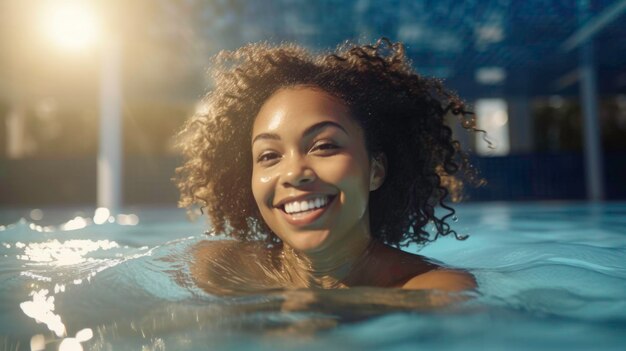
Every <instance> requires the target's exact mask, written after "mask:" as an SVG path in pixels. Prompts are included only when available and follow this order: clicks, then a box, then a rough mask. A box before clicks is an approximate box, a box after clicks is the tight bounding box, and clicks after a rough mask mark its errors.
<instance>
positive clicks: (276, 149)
mask: <svg viewBox="0 0 626 351" xmlns="http://www.w3.org/2000/svg"><path fill="white" fill-rule="evenodd" d="M212 72H213V77H214V79H215V87H214V89H213V90H212V91H211V92H210V93H209V94H208V95H207V96H206V98H205V100H204V103H205V105H206V109H205V111H204V112H203V113H201V114H197V115H196V116H194V117H193V118H192V119H191V120H189V121H188V122H187V124H186V125H185V127H184V129H183V131H182V132H181V136H182V137H183V141H182V143H181V145H182V148H183V154H184V155H185V157H186V161H185V164H184V165H183V166H182V167H180V168H178V169H177V181H178V186H179V189H180V190H181V202H180V204H181V205H182V206H187V207H189V206H191V205H193V204H200V205H201V206H202V207H203V208H204V209H205V210H206V211H207V213H208V216H209V219H210V221H211V223H212V226H213V232H214V233H215V234H224V233H225V234H228V235H231V236H232V237H233V238H234V239H235V240H234V241H206V242H204V243H201V244H199V245H198V246H197V247H196V248H195V251H194V255H195V257H196V262H195V264H194V265H193V268H192V271H193V276H194V279H195V280H196V283H197V284H198V285H199V286H200V287H202V288H204V289H205V290H207V291H209V292H212V293H222V294H224V293H242V292H250V291H258V290H259V289H274V288H279V289H281V288H301V287H322V288H349V287H356V286H372V287H397V288H404V289H437V290H443V291H462V290H467V289H473V288H475V287H476V283H475V281H474V278H473V276H472V275H471V274H469V273H467V272H464V271H461V270H456V269H450V268H445V267H443V266H442V265H440V264H436V263H434V262H432V261H429V260H428V259H426V258H424V257H422V256H419V255H414V254H410V253H407V252H404V251H402V250H400V249H399V247H400V246H401V245H408V244H411V243H413V244H418V245H423V244H425V243H426V242H428V241H432V240H434V239H435V238H436V237H438V236H439V235H447V234H450V233H452V234H454V235H455V236H457V235H456V232H454V231H453V230H451V229H450V227H449V225H448V224H447V223H446V220H447V219H448V218H449V217H450V216H452V215H453V214H454V210H452V209H451V208H450V207H448V206H446V205H444V204H443V200H444V198H445V197H446V196H447V195H448V193H449V192H452V194H453V195H454V196H456V195H457V194H458V192H459V191H460V187H461V182H460V181H459V180H457V179H455V178H454V177H453V175H454V174H455V173H457V171H458V169H459V166H465V163H466V158H463V157H460V156H462V154H461V153H460V151H459V148H458V143H457V142H456V141H453V140H452V137H451V136H452V133H451V130H450V128H449V127H447V126H446V125H444V117H445V116H446V114H447V113H448V112H452V113H453V114H455V115H457V116H459V117H460V118H461V120H462V122H463V125H464V127H466V128H472V129H473V120H471V119H467V118H466V115H467V114H468V113H466V112H465V111H464V105H463V103H462V101H461V100H460V99H458V98H457V97H456V96H455V95H453V94H451V93H449V92H448V91H446V90H445V89H444V88H443V86H442V85H441V83H440V82H438V81H436V80H433V79H426V78H423V77H421V76H419V75H418V74H417V73H415V72H414V71H413V70H412V68H411V67H410V63H409V62H408V59H407V58H406V56H405V52H404V48H403V46H402V45H401V44H399V43H394V44H392V43H390V42H389V41H387V40H385V39H382V40H379V41H378V42H377V43H376V44H375V45H372V46H370V45H365V46H358V45H347V46H345V47H343V48H339V49H338V50H337V51H336V52H335V53H330V54H321V55H312V54H310V53H308V52H307V51H306V50H304V49H302V48H300V47H297V46H294V45H282V46H277V47H272V46H269V45H265V44H253V45H248V46H245V47H243V48H241V49H239V50H236V51H233V52H222V53H221V54H220V55H218V56H217V57H216V59H215V62H214V66H213V68H212ZM459 158H460V161H458V160H457V159H459ZM437 205H441V206H442V207H443V208H444V209H447V210H448V211H449V213H448V214H447V215H445V216H442V217H438V216H437V215H436V214H435V207H436V206H437ZM428 224H430V225H431V226H432V227H434V228H435V231H436V235H435V238H430V237H429V233H428V231H427V230H426V228H425V227H426V226H427V225H428ZM457 238H458V239H462V238H459V237H458V236H457Z"/></svg>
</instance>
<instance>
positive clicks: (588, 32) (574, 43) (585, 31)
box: [560, 0, 626, 52]
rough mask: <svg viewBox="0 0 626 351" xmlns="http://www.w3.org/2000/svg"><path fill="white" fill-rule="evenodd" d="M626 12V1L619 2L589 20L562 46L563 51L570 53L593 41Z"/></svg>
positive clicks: (620, 0)
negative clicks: (593, 38) (592, 39)
mask: <svg viewBox="0 0 626 351" xmlns="http://www.w3.org/2000/svg"><path fill="white" fill-rule="evenodd" d="M625 10H626V0H618V1H616V2H615V3H613V4H612V5H610V6H609V7H607V8H606V9H604V11H602V12H601V13H599V14H598V15H596V16H595V17H593V18H591V19H589V21H587V23H585V24H584V25H583V26H582V27H580V28H578V30H576V32H574V34H572V35H570V37H569V38H567V39H566V40H565V41H564V42H563V43H562V44H561V47H560V49H561V51H563V52H569V51H571V50H573V49H575V48H577V47H578V46H579V45H580V44H582V43H584V42H586V41H587V40H589V39H591V38H592V37H593V36H594V35H596V33H598V32H600V31H601V30H602V29H603V28H604V27H606V26H607V25H608V24H609V23H611V22H613V21H614V20H615V19H616V18H618V17H619V16H620V15H621V14H622V13H623V12H624V11H625Z"/></svg>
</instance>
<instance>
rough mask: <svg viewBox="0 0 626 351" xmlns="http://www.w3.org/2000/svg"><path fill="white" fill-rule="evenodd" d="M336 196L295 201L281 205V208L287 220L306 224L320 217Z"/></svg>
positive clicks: (291, 222) (299, 224)
mask: <svg viewBox="0 0 626 351" xmlns="http://www.w3.org/2000/svg"><path fill="white" fill-rule="evenodd" d="M334 199H335V196H328V195H324V196H319V197H314V198H311V199H308V200H304V201H293V202H288V203H286V204H284V205H283V206H280V207H279V209H280V210H281V212H282V213H283V215H284V216H285V219H286V220H287V222H289V223H290V224H292V225H298V226H301V225H306V224H310V223H312V222H313V221H315V220H316V219H318V218H319V217H320V216H321V215H322V214H324V212H326V209H327V208H328V207H329V205H330V204H331V203H332V201H333V200H334Z"/></svg>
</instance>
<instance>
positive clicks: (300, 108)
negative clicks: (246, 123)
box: [252, 87, 359, 136]
mask: <svg viewBox="0 0 626 351" xmlns="http://www.w3.org/2000/svg"><path fill="white" fill-rule="evenodd" d="M322 121H331V122H335V123H338V124H340V125H342V126H343V127H344V128H346V129H354V128H357V129H359V128H358V125H357V123H356V121H355V120H354V119H353V118H352V117H351V115H350V110H349V108H348V106H347V105H346V104H345V103H344V102H343V101H342V100H341V99H339V98H337V97H334V96H332V95H330V94H329V93H327V92H325V91H323V90H321V89H319V88H315V87H293V88H283V89H280V90H278V91H277V92H275V93H274V94H273V95H272V96H270V98H269V99H267V100H266V101H265V103H264V104H263V106H262V107H261V109H260V110H259V113H258V114H257V116H256V118H255V121H254V126H253V130H252V135H253V136H254V135H256V134H259V133H264V132H277V131H281V130H291V131H293V132H296V131H297V130H299V129H306V128H307V127H308V126H310V125H313V124H315V123H318V122H322Z"/></svg>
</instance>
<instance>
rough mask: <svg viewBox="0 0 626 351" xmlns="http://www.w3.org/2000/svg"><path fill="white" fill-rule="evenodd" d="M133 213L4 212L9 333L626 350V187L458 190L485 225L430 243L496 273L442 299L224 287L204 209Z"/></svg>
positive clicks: (475, 221) (49, 340) (1, 249)
mask: <svg viewBox="0 0 626 351" xmlns="http://www.w3.org/2000/svg"><path fill="white" fill-rule="evenodd" d="M125 213H126V215H124V216H116V217H112V216H110V215H109V214H108V213H107V212H106V211H103V210H99V211H98V212H97V213H96V214H95V215H94V212H93V210H91V211H82V212H79V211H75V210H71V209H66V210H42V211H38V210H37V211H20V210H12V211H9V210H4V211H2V212H0V224H2V226H0V259H1V260H2V264H1V265H0V309H1V313H0V349H8V350H15V349H17V350H30V349H31V345H32V346H33V348H34V349H37V348H40V349H41V348H42V347H45V349H46V350H58V349H64V350H76V349H80V348H79V346H80V345H82V348H84V349H86V350H196V349H210V350H212V349H215V350H224V349H231V350H243V349H255V350H256V349H261V350H275V349H286V350H289V349H298V350H300V349H304V350H314V349H315V350H317V349H320V348H327V349H355V350H357V349H358V350H361V349H363V350H374V349H385V350H415V349H437V350H444V349H445V350H478V349H480V350H484V349H490V350H529V349H542V350H553V349H567V350H591V349H593V350H613V349H614V350H618V349H619V350H622V349H623V345H624V343H625V342H626V333H625V331H626V203H609V204H587V203H574V204H572V203H528V204H510V203H490V204H469V205H462V206H458V221H456V222H454V223H452V224H453V227H454V228H455V229H457V230H458V231H459V232H460V233H462V234H464V233H469V234H470V235H471V237H470V238H469V239H468V240H466V241H456V240H454V239H452V238H441V239H439V240H437V241H436V242H435V243H433V244H430V245H429V246H426V247H425V248H423V249H422V250H421V251H420V254H423V255H426V256H429V257H432V258H435V259H437V260H440V261H442V262H445V263H446V264H449V265H452V266H457V267H463V268H466V269H468V270H470V271H471V272H472V273H473V274H474V275H475V276H476V278H477V280H478V283H479V285H480V288H479V291H478V292H477V293H475V294H472V296H471V298H470V299H468V300H466V301H465V302H463V303H460V304H458V305H455V306H453V307H450V308H444V309H435V310H433V309H430V308H428V305H427V304H426V303H425V300H426V299H427V298H428V296H427V295H428V294H427V293H424V292H420V291H401V290H394V289H372V288H369V289H368V288H363V289H352V290H332V291H309V290H299V291H291V292H285V291H276V292H271V293H265V294H259V295H253V296H240V297H229V298H220V297H216V296H211V295H209V294H207V293H205V292H203V291H201V290H199V289H197V288H196V287H194V285H193V284H192V282H191V279H190V276H189V272H188V266H187V262H189V260H190V256H189V253H188V248H189V247H190V245H193V244H194V243H197V242H198V241H200V240H206V239H207V237H206V236H205V235H203V234H202V233H203V232H204V230H205V229H206V228H205V225H204V221H202V220H200V221H197V222H189V221H186V220H185V215H184V212H183V211H180V210H174V209H162V208H151V209H146V208H144V209H137V210H132V209H128V210H127V211H125ZM20 217H27V218H36V219H37V220H32V219H30V220H26V219H19V218H20ZM412 249H413V250H414V249H415V248H412ZM409 250H411V248H409ZM77 333H78V335H77Z"/></svg>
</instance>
